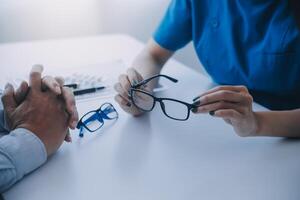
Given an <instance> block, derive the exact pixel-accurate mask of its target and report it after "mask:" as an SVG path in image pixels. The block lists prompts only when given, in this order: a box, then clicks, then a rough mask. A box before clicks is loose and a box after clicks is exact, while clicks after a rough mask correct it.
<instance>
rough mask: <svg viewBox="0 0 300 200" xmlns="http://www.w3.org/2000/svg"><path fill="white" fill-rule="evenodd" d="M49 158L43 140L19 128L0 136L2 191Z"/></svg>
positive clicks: (0, 185) (0, 186)
mask: <svg viewBox="0 0 300 200" xmlns="http://www.w3.org/2000/svg"><path fill="white" fill-rule="evenodd" d="M46 160H47V153H46V149H45V146H44V144H43V143H42V141H41V140H40V139H39V138H38V137H37V136H36V135H34V134H33V133H32V132H30V131H28V130H26V129H23V128H19V129H15V130H13V131H12V132H10V133H9V134H7V135H5V136H3V137H1V138H0V193H2V192H4V191H5V190H7V189H9V188H10V187H11V186H12V185H13V184H15V183H16V182H17V181H19V180H20V179H21V178H23V176H25V175H26V174H28V173H30V172H32V171H33V170H35V169H36V168H38V167H39V166H41V165H42V164H43V163H45V162H46Z"/></svg>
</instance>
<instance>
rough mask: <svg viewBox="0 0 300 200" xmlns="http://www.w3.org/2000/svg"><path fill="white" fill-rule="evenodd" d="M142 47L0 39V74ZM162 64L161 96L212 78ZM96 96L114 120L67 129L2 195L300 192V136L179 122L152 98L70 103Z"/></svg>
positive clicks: (116, 40)
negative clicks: (90, 130)
mask: <svg viewBox="0 0 300 200" xmlns="http://www.w3.org/2000/svg"><path fill="white" fill-rule="evenodd" d="M142 47H143V44H142V43H141V42H139V41H137V40H135V39H134V38H131V37H129V36H126V35H106V36H95V37H86V38H72V39H62V40H48V41H36V42H24V43H14V44H2V45H0V66H1V67H0V68H1V70H0V71H1V75H0V76H1V77H4V76H5V75H7V74H9V73H12V72H13V73H18V72H20V71H22V72H25V71H29V70H30V67H31V65H32V64H34V63H43V64H45V66H46V67H48V68H51V69H55V67H54V66H74V65H77V66H78V65H86V64H95V63H101V62H106V61H110V60H117V59H122V60H123V61H124V63H125V65H126V66H129V65H130V63H131V62H132V60H133V58H134V57H135V56H136V55H137V53H138V52H139V51H140V50H141V49H142ZM70 69H71V67H70ZM57 70H59V69H57ZM101 70H113V69H99V73H101ZM124 71H125V69H124ZM115 73H121V72H119V71H117V72H115ZM163 73H165V74H168V75H171V76H173V77H176V78H177V79H179V80H180V81H179V83H178V84H177V85H176V87H171V88H170V89H169V90H167V91H164V92H162V95H164V96H172V95H173V96H176V97H177V98H179V99H182V100H185V101H191V99H192V98H193V97H194V96H195V95H197V94H199V93H201V92H203V91H205V90H206V89H207V88H209V87H210V86H211V82H210V80H209V79H208V78H206V77H204V76H203V75H201V74H199V73H196V72H195V71H193V70H191V69H189V68H187V67H185V66H184V65H182V64H180V63H179V62H177V61H175V60H171V61H170V62H168V64H167V65H166V67H165V68H164V70H163ZM191 86H193V87H191ZM104 101H110V102H113V104H114V105H115V106H116V107H117V109H118V111H119V114H120V117H119V119H118V121H117V122H116V123H114V124H110V125H109V126H106V127H104V128H103V129H101V130H100V131H99V132H98V133H96V134H91V135H86V136H85V137H84V138H83V139H80V138H78V136H77V132H72V134H73V143H72V144H64V145H63V146H62V147H61V148H60V150H59V151H58V152H57V153H56V154H55V155H54V156H52V157H51V158H50V159H49V160H48V162H47V164H45V165H43V166H42V167H40V168H39V169H38V170H36V171H35V172H33V173H31V174H30V175H28V176H26V177H25V178H24V179H23V180H22V181H20V182H19V183H18V184H16V185H15V186H14V187H13V188H11V189H10V190H9V191H7V192H6V193H4V198H5V199H7V200H10V199H13V200H18V199H31V200H35V199H44V200H46V199H72V200H77V199H78V200H79V199H116V200H117V199H118V200H119V199H126V200H127V199H128V200H134V199H138V200H141V199H143V200H144V199H145V200H147V199H149V200H153V199H170V200H177V199H178V200H179V199H216V200H219V199H230V200H234V199H238V200H240V199H256V200H260V199H261V200H266V199H272V200H276V199H288V200H294V199H295V200H296V199H297V200H299V199H300V190H299V188H300V159H299V152H300V141H298V140H289V139H281V138H240V137H238V136H236V135H235V134H234V132H233V130H232V128H231V127H230V126H229V125H227V124H226V123H224V122H223V121H222V120H221V119H215V118H213V117H211V116H209V115H192V116H191V118H190V120H188V121H186V122H178V121H172V120H170V119H167V118H166V117H165V116H164V115H163V114H162V112H161V111H160V109H159V107H157V109H155V110H154V111H153V112H151V113H149V114H146V115H144V116H142V117H139V118H134V117H131V116H129V115H127V114H126V113H124V112H123V111H122V110H121V109H120V108H119V107H118V106H117V105H116V103H115V102H114V101H113V99H112V98H108V99H101V100H99V99H98V100H93V101H89V102H79V103H78V109H79V112H80V114H83V113H84V112H86V111H88V110H90V109H93V108H97V107H98V106H99V105H100V104H101V103H102V102H104ZM254 106H255V109H263V108H262V107H260V106H258V105H256V104H255V105H254Z"/></svg>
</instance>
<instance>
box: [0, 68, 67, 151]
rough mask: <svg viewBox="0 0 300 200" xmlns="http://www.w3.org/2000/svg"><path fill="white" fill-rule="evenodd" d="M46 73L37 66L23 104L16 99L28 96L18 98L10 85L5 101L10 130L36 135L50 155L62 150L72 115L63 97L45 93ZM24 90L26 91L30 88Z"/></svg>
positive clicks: (20, 95) (6, 91)
mask: <svg viewBox="0 0 300 200" xmlns="http://www.w3.org/2000/svg"><path fill="white" fill-rule="evenodd" d="M42 70H43V69H42V67H40V66H35V67H33V69H32V71H31V73H30V81H29V85H30V87H29V89H28V92H27V95H26V98H25V100H24V101H23V102H22V103H21V104H20V105H18V104H17V101H16V99H17V98H21V97H22V94H24V93H22V92H16V94H17V95H15V94H14V89H13V87H12V86H11V85H10V84H7V86H6V87H5V90H4V94H3V96H2V102H3V106H4V112H5V115H6V118H7V123H8V125H9V127H10V128H11V129H16V128H26V129H28V130H30V131H31V132H33V133H34V134H36V135H37V136H38V137H39V138H40V140H41V141H42V142H43V143H44V145H45V148H46V150H47V154H48V156H49V155H51V154H53V153H54V152H55V151H56V150H57V149H58V148H59V146H60V145H61V144H62V142H63V140H64V138H65V137H66V135H67V134H68V122H69V115H68V113H67V112H66V104H65V102H64V100H63V99H62V96H57V95H56V94H54V93H53V92H51V91H44V92H43V91H41V87H42V81H41V73H42ZM22 85H23V84H22ZM24 86H25V85H23V86H22V87H24ZM27 88H28V87H27ZM23 89H26V86H25V87H24V88H23ZM21 90H22V89H21ZM18 100H19V99H18Z"/></svg>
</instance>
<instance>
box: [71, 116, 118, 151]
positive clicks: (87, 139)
mask: <svg viewBox="0 0 300 200" xmlns="http://www.w3.org/2000/svg"><path fill="white" fill-rule="evenodd" d="M117 123H118V120H114V121H107V122H106V124H104V126H103V127H101V129H99V130H98V131H96V132H92V133H90V132H88V131H86V132H85V133H84V137H83V138H79V139H78V140H77V141H76V144H77V145H78V146H80V148H82V147H83V146H85V145H86V144H89V143H93V142H97V140H96V139H97V138H99V137H103V136H104V135H105V134H109V133H110V130H111V129H113V127H114V126H115V125H116V124H117ZM76 136H77V137H79V136H78V135H76ZM83 144H84V145H83ZM87 146H88V145H87Z"/></svg>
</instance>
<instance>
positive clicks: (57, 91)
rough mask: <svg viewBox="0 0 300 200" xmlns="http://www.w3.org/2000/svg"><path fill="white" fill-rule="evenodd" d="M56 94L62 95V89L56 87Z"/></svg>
mask: <svg viewBox="0 0 300 200" xmlns="http://www.w3.org/2000/svg"><path fill="white" fill-rule="evenodd" d="M55 92H56V93H57V94H61V89H60V87H59V86H56V87H55Z"/></svg>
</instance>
